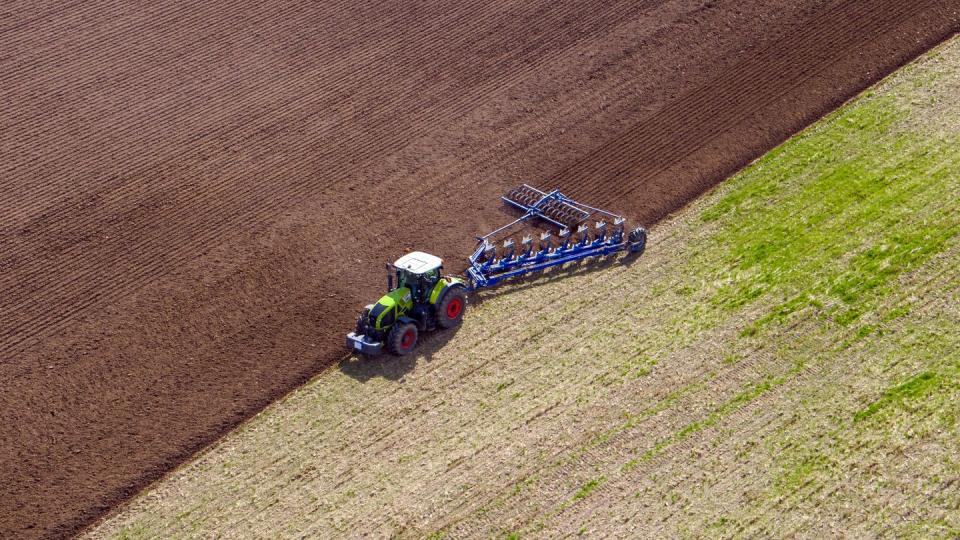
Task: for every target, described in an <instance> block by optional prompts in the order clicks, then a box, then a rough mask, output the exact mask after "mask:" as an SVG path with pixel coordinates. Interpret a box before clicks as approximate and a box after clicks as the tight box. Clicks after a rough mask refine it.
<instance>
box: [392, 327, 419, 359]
mask: <svg viewBox="0 0 960 540" xmlns="http://www.w3.org/2000/svg"><path fill="white" fill-rule="evenodd" d="M418 337H419V332H417V325H415V324H413V323H401V322H398V323H396V324H394V325H393V328H391V329H390V333H389V334H388V335H387V349H388V350H389V351H390V352H391V353H393V354H395V355H397V356H403V355H405V354H409V353H410V351H412V350H413V348H414V347H416V346H417V338H418Z"/></svg>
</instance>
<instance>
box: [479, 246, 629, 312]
mask: <svg viewBox="0 0 960 540" xmlns="http://www.w3.org/2000/svg"><path fill="white" fill-rule="evenodd" d="M640 255H641V254H640V253H625V254H620V255H619V256H616V255H614V256H609V257H603V258H601V259H585V260H581V261H577V262H573V263H568V264H565V265H564V266H562V267H554V268H549V269H547V271H545V272H543V273H540V274H536V275H535V276H530V277H527V276H524V277H521V278H517V279H515V280H510V281H507V282H505V283H504V285H503V286H500V287H496V288H493V289H491V290H488V291H481V292H478V293H475V294H474V295H473V296H472V297H471V298H470V303H471V304H474V305H480V304H482V303H483V302H484V301H486V300H490V299H493V298H496V297H498V296H502V295H504V294H511V293H515V292H519V291H525V290H528V289H535V288H537V287H542V286H544V285H547V284H549V283H553V282H554V281H557V280H561V279H564V278H569V277H574V276H580V275H585V274H590V273H592V272H598V271H600V270H605V269H607V268H614V267H617V266H620V267H623V268H629V267H630V266H631V265H633V263H634V262H636V260H637V259H639V258H640Z"/></svg>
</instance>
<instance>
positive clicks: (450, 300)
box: [437, 286, 467, 328]
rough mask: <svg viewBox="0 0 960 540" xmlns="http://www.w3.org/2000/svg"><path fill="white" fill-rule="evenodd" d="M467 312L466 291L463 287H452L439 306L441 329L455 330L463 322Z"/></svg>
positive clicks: (438, 317) (438, 321)
mask: <svg viewBox="0 0 960 540" xmlns="http://www.w3.org/2000/svg"><path fill="white" fill-rule="evenodd" d="M466 310H467V293H466V291H464V290H463V287H459V286H454V287H451V288H450V290H449V291H447V292H446V293H444V295H443V298H442V299H441V300H440V303H439V304H437V324H438V325H439V326H440V328H453V327H454V326H457V325H459V324H460V322H461V321H463V312H464V311H466Z"/></svg>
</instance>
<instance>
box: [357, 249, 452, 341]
mask: <svg viewBox="0 0 960 540" xmlns="http://www.w3.org/2000/svg"><path fill="white" fill-rule="evenodd" d="M442 270H443V261H442V260H440V258H439V257H436V256H433V255H430V254H428V253H423V252H420V251H414V252H413V253H408V254H407V255H404V256H403V257H400V258H399V259H397V260H396V262H394V263H393V264H392V265H390V264H388V265H387V294H385V295H383V297H382V298H380V300H379V301H378V302H377V303H376V304H372V305H369V306H366V307H365V308H364V309H363V311H362V312H361V313H360V317H358V318H357V328H356V331H355V332H350V333H349V334H347V348H349V349H351V350H353V351H354V352H358V353H360V354H364V355H367V356H373V355H376V354H380V353H381V352H382V351H383V348H384V346H386V348H387V350H388V351H390V352H391V353H393V354H396V355H404V354H408V353H409V352H410V351H412V350H413V349H414V347H416V345H417V340H418V338H419V337H420V334H421V333H422V332H426V331H430V330H433V329H435V328H453V327H455V326H457V325H459V324H460V322H461V321H462V320H463V313H464V311H466V308H467V283H466V281H465V280H463V279H460V278H458V277H453V276H444V275H441V271H442ZM394 276H396V280H397V281H396V283H397V286H396V287H394V286H393V278H394Z"/></svg>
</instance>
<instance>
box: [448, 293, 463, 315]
mask: <svg viewBox="0 0 960 540" xmlns="http://www.w3.org/2000/svg"><path fill="white" fill-rule="evenodd" d="M461 311H463V300H461V299H459V298H454V299H453V300H450V303H449V304H447V318H448V319H456V318H457V315H460V312H461Z"/></svg>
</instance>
